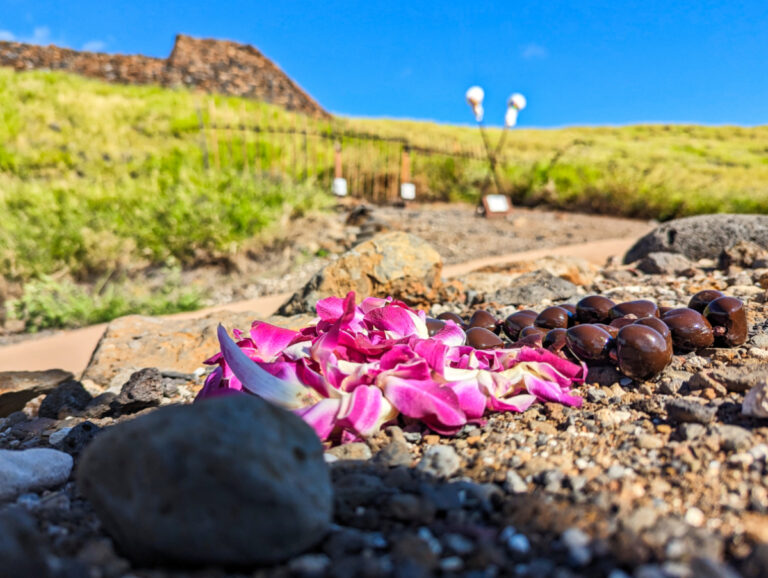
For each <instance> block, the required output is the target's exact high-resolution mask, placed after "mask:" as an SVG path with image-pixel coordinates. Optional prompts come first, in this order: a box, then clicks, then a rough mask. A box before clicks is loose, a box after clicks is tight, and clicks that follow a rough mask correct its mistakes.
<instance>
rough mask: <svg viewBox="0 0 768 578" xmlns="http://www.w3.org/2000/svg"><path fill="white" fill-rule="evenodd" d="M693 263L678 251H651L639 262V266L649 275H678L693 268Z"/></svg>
mask: <svg viewBox="0 0 768 578" xmlns="http://www.w3.org/2000/svg"><path fill="white" fill-rule="evenodd" d="M691 265H692V263H691V262H690V261H689V260H688V259H686V258H685V257H684V256H682V255H680V254H678V253H667V252H665V251H661V252H658V253H649V254H648V255H646V256H645V257H643V258H642V259H640V261H639V262H638V263H637V268H638V269H640V270H641V271H642V272H643V273H648V274H649V275H678V274H679V273H680V272H681V271H685V270H686V269H690V268H691Z"/></svg>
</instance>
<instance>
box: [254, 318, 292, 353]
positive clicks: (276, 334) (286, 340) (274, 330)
mask: <svg viewBox="0 0 768 578" xmlns="http://www.w3.org/2000/svg"><path fill="white" fill-rule="evenodd" d="M298 335H299V332H298V331H293V330H291V329H285V328H283V327H277V326H276V325H271V324H270V323H266V322H265V321H254V322H253V325H251V339H252V340H253V343H254V345H255V347H256V351H257V355H258V356H259V358H260V359H259V361H273V360H274V358H275V357H276V356H277V355H278V354H279V353H281V352H282V351H283V350H284V349H285V348H286V347H288V345H290V344H291V342H292V341H293V340H294V339H295V338H296V337H297V336H298Z"/></svg>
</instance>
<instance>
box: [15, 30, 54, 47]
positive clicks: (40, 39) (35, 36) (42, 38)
mask: <svg viewBox="0 0 768 578" xmlns="http://www.w3.org/2000/svg"><path fill="white" fill-rule="evenodd" d="M21 42H26V43H28V44H50V43H51V29H50V28H48V27H47V26H35V29H34V30H33V31H32V36H30V37H29V38H21Z"/></svg>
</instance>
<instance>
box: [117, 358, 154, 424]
mask: <svg viewBox="0 0 768 578" xmlns="http://www.w3.org/2000/svg"><path fill="white" fill-rule="evenodd" d="M165 389H166V380H165V379H163V376H162V375H160V372H159V371H158V370H157V369H155V368H154V367H148V368H145V369H141V370H139V371H137V372H136V373H133V374H132V375H131V378H130V379H129V380H128V381H126V382H125V383H124V384H123V387H122V388H121V389H120V395H118V396H117V400H116V401H117V402H118V403H119V404H120V405H121V406H122V408H121V409H122V411H123V412H126V413H131V412H136V411H141V410H142V409H146V408H148V407H156V406H158V405H160V400H161V399H162V397H163V395H165Z"/></svg>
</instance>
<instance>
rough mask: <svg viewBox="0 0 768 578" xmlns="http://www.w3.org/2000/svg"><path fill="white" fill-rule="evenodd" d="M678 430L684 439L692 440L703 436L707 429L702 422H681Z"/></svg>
mask: <svg viewBox="0 0 768 578" xmlns="http://www.w3.org/2000/svg"><path fill="white" fill-rule="evenodd" d="M677 431H678V432H679V434H680V437H681V438H682V439H684V440H686V441H691V440H695V439H697V438H700V437H701V436H703V435H704V432H706V431H707V429H706V428H705V427H704V426H703V425H701V424H700V423H681V424H680V427H678V428H677Z"/></svg>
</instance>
